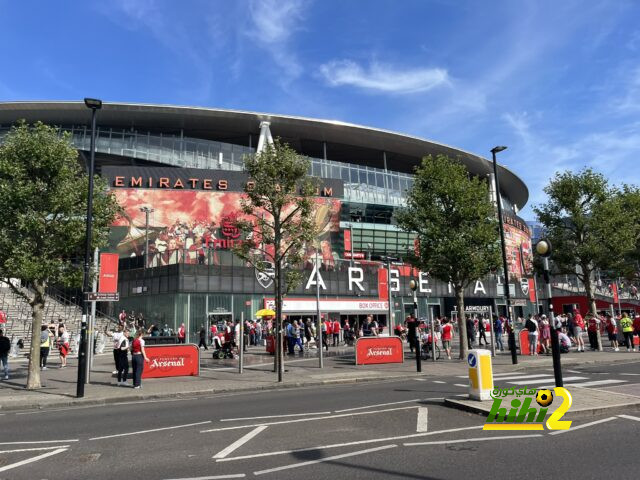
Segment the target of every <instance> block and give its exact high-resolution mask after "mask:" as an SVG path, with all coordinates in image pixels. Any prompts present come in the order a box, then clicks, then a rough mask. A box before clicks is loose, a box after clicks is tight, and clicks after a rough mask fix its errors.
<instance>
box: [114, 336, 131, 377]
mask: <svg viewBox="0 0 640 480" xmlns="http://www.w3.org/2000/svg"><path fill="white" fill-rule="evenodd" d="M119 342H120V343H119V345H118V349H117V350H116V354H117V357H118V360H117V362H116V370H117V372H118V386H123V387H124V386H126V385H127V375H129V356H128V353H129V329H128V328H125V329H124V330H123V331H122V335H120V336H119Z"/></svg>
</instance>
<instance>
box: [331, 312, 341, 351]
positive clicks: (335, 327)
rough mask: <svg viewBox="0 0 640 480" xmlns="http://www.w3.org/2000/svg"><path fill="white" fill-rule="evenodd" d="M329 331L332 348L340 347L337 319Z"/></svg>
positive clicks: (338, 321)
mask: <svg viewBox="0 0 640 480" xmlns="http://www.w3.org/2000/svg"><path fill="white" fill-rule="evenodd" d="M331 331H332V332H333V346H334V347H337V346H339V345H340V320H338V319H337V318H336V319H334V321H333V325H332V327H331Z"/></svg>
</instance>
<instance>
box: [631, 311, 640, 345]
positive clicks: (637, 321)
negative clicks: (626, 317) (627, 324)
mask: <svg viewBox="0 0 640 480" xmlns="http://www.w3.org/2000/svg"><path fill="white" fill-rule="evenodd" d="M633 331H634V333H635V334H636V335H637V336H638V340H640V315H636V317H635V318H634V319H633ZM632 338H633V337H632Z"/></svg>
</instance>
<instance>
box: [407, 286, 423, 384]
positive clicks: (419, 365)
mask: <svg viewBox="0 0 640 480" xmlns="http://www.w3.org/2000/svg"><path fill="white" fill-rule="evenodd" d="M409 288H410V289H411V291H413V316H414V318H415V322H416V371H417V372H422V358H421V356H422V354H421V352H420V343H421V339H420V321H419V319H418V296H417V295H416V290H417V289H418V282H416V281H415V280H410V281H409Z"/></svg>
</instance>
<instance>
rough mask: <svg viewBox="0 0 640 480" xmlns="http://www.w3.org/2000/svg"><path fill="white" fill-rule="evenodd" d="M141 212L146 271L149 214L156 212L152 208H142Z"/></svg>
mask: <svg viewBox="0 0 640 480" xmlns="http://www.w3.org/2000/svg"><path fill="white" fill-rule="evenodd" d="M140 211H141V212H143V213H144V269H145V270H146V269H147V264H148V263H149V214H150V213H153V212H154V210H153V208H150V207H142V208H140ZM169 254H171V252H169Z"/></svg>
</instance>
